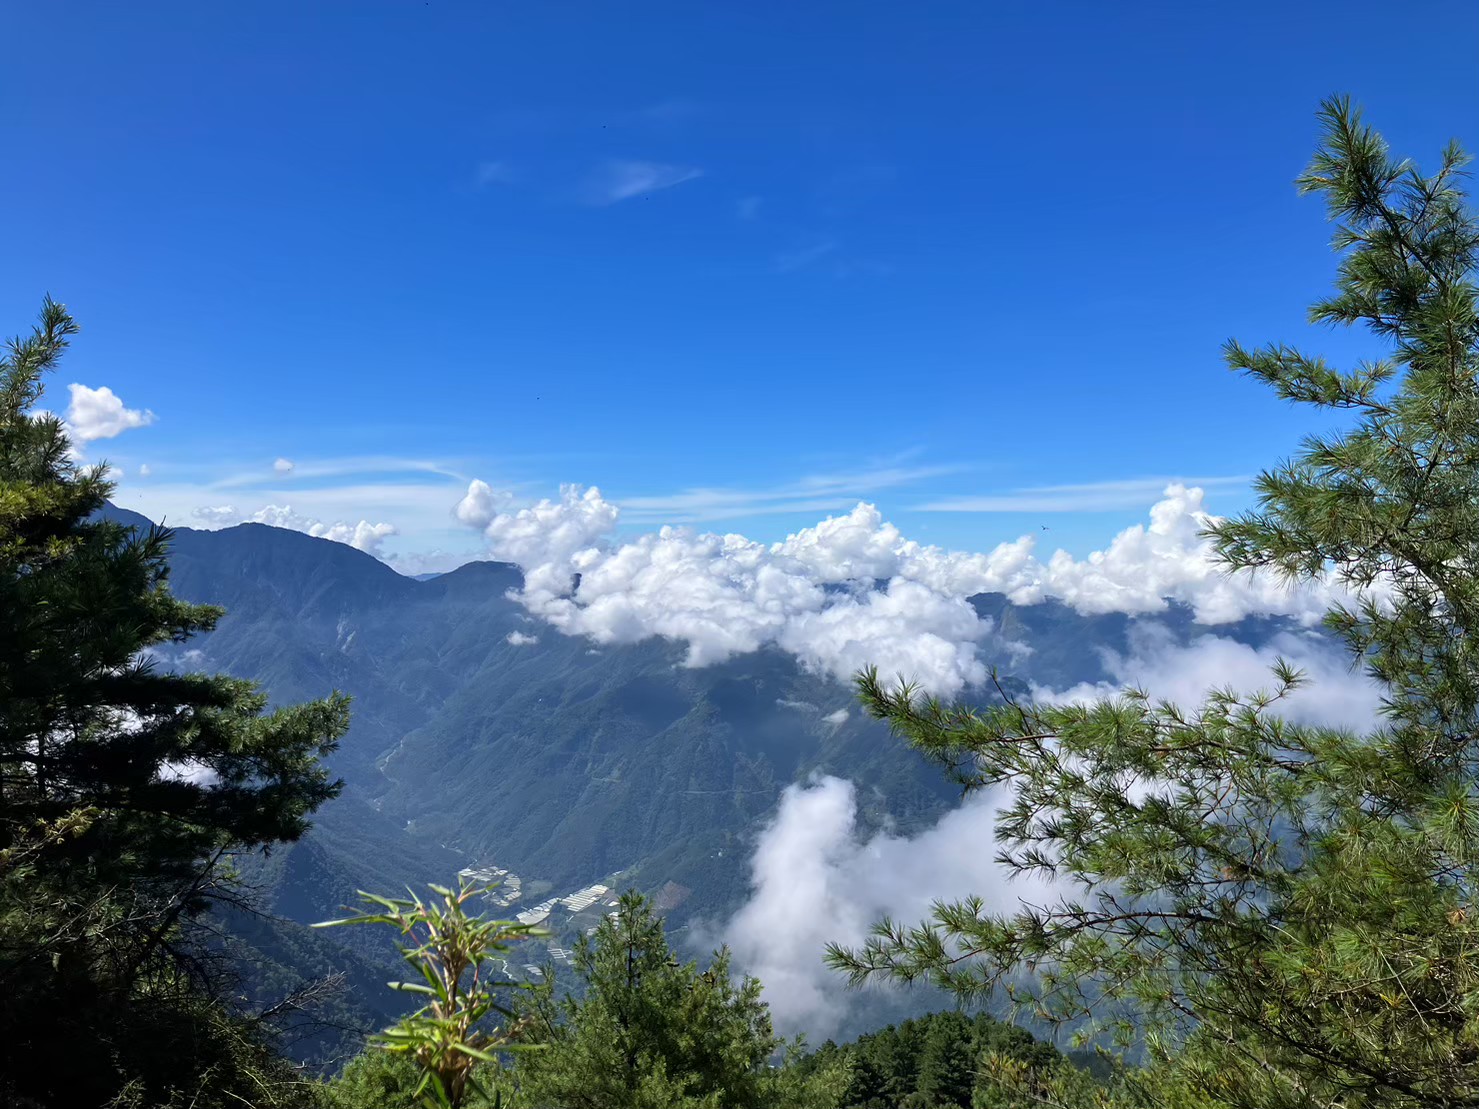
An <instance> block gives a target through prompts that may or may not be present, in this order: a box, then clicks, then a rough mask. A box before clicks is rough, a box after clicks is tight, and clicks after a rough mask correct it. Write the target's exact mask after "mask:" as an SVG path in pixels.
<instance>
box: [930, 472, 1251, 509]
mask: <svg viewBox="0 0 1479 1109" xmlns="http://www.w3.org/2000/svg"><path fill="white" fill-rule="evenodd" d="M1252 480H1253V479H1252V477H1251V476H1250V475H1247V474H1235V475H1227V476H1221V477H1147V478H1130V479H1125V480H1116V481H1092V482H1084V483H1082V484H1076V485H1035V486H1029V487H1027V488H1024V489H1014V490H1011V491H1009V492H1006V493H995V494H987V495H985V496H965V497H947V498H943V499H941V500H935V501H930V502H928V503H926V504H921V505H916V506H915V511H917V512H1110V511H1115V510H1117V509H1126V508H1144V507H1145V506H1146V505H1147V504H1149V503H1151V502H1153V501H1155V500H1157V499H1159V498H1160V496H1161V495H1162V493H1163V492H1164V490H1165V488H1166V487H1167V486H1168V485H1172V484H1175V483H1178V482H1179V483H1181V484H1185V485H1194V486H1197V487H1199V488H1202V489H1231V488H1238V487H1240V486H1246V485H1247V484H1248V483H1249V482H1251V481H1252Z"/></svg>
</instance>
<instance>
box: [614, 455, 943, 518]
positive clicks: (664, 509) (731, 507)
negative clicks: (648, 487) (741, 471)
mask: <svg viewBox="0 0 1479 1109" xmlns="http://www.w3.org/2000/svg"><path fill="white" fill-rule="evenodd" d="M959 469H960V468H959V467H957V466H905V465H901V464H899V463H898V462H890V463H885V464H881V465H876V466H872V467H868V468H865V469H860V470H855V471H850V472H844V473H829V474H814V475H812V476H810V477H805V478H802V479H801V480H800V481H794V482H790V483H788V484H784V485H771V486H762V487H759V488H749V489H735V488H726V489H709V488H688V489H683V490H680V491H679V492H676V493H667V494H661V495H657V496H636V497H623V498H622V502H621V510H622V517H623V519H625V520H626V521H627V522H629V523H659V524H692V523H705V522H710V521H716V520H730V519H735V518H737V517H748V516H767V515H775V514H778V513H798V512H847V511H848V510H849V509H851V508H852V507H853V506H854V505H855V504H857V503H858V501H859V499H861V498H865V497H867V496H869V495H871V494H875V493H877V492H879V491H880V490H884V489H895V488H899V487H901V486H908V485H913V484H915V483H917V482H920V481H924V480H926V479H928V478H933V477H940V476H941V475H944V474H951V473H957V472H959Z"/></svg>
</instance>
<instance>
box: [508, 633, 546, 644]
mask: <svg viewBox="0 0 1479 1109" xmlns="http://www.w3.org/2000/svg"><path fill="white" fill-rule="evenodd" d="M504 638H505V639H507V640H508V641H509V642H510V643H512V644H513V645H514V646H515V647H532V646H533V645H534V644H536V643H538V642H539V636H537V635H525V634H524V633H523V632H521V631H511V632H509V633H508V635H506V636H504Z"/></svg>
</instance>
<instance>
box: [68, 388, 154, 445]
mask: <svg viewBox="0 0 1479 1109" xmlns="http://www.w3.org/2000/svg"><path fill="white" fill-rule="evenodd" d="M67 389H68V390H69V391H70V392H71V394H72V401H71V403H70V404H69V405H68V406H67V415H66V425H67V434H68V436H69V437H70V438H71V439H72V441H73V442H74V443H76V444H78V445H80V444H83V443H91V442H92V441H93V440H95V439H112V438H113V437H114V436H116V435H121V434H122V433H123V432H125V431H128V430H129V429H130V428H136V427H146V426H148V425H149V424H152V423H153V422H154V413H153V412H150V411H148V410H147V409H138V408H125V407H124V404H123V401H122V399H121V398H120V397H119V396H118V395H117V394H116V393H114V392H113V390H112V389H109V388H108V387H107V386H106V385H104V386H102V387H100V388H97V389H90V388H88V387H87V386H86V385H77V384H75V383H74V384H72V385H68V386H67Z"/></svg>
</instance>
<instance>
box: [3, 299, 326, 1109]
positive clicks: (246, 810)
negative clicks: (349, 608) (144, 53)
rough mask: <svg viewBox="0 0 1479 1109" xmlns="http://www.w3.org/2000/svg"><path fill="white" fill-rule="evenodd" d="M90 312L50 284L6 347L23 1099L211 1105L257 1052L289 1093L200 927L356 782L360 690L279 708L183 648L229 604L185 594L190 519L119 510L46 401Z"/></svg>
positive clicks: (13, 936) (7, 726) (7, 608)
mask: <svg viewBox="0 0 1479 1109" xmlns="http://www.w3.org/2000/svg"><path fill="white" fill-rule="evenodd" d="M76 331H77V327H76V324H75V323H74V322H73V320H72V318H71V317H70V316H69V315H68V314H67V312H66V310H65V309H64V308H63V307H62V306H61V305H59V304H56V303H55V302H53V301H51V300H50V299H48V300H46V302H45V303H44V305H43V308H42V312H41V320H40V323H39V326H38V327H37V328H36V329H35V331H34V333H33V334H31V335H30V336H29V337H26V338H18V339H14V340H12V341H11V342H10V343H9V345H8V348H7V350H6V353H5V354H4V356H3V357H0V996H3V997H4V998H5V1004H4V1005H3V1006H0V1101H3V1100H5V1098H6V1096H7V1095H9V1096H10V1097H12V1098H15V1099H21V1098H25V1097H32V1098H35V1099H36V1100H37V1101H38V1102H39V1103H42V1104H48V1105H49V1104H58V1105H60V1104H68V1105H79V1106H85V1105H91V1104H98V1103H100V1102H101V1101H103V1100H106V1099H107V1098H108V1097H112V1096H114V1095H117V1094H120V1092H124V1091H126V1092H127V1096H128V1097H129V1098H136V1099H140V1100H141V1102H147V1103H148V1104H155V1103H159V1104H163V1103H164V1102H165V1101H166V1100H167V1096H166V1093H167V1091H168V1090H171V1089H173V1090H176V1091H177V1092H178V1091H180V1090H184V1091H185V1094H183V1095H182V1096H185V1097H186V1098H187V1100H188V1098H191V1097H193V1098H195V1103H196V1104H198V1105H199V1106H201V1107H204V1106H206V1105H212V1104H216V1103H217V1102H216V1101H215V1100H214V1095H212V1094H211V1093H210V1091H209V1090H208V1089H206V1087H205V1086H203V1085H202V1084H201V1083H203V1082H205V1083H207V1085H208V1082H207V1080H206V1079H205V1078H203V1077H202V1076H204V1075H207V1074H215V1075H217V1076H218V1077H219V1076H224V1075H228V1074H231V1073H236V1074H237V1076H238V1077H240V1076H241V1075H240V1068H239V1067H237V1063H243V1060H245V1059H246V1057H247V1056H250V1057H251V1060H252V1061H251V1062H250V1065H251V1066H252V1067H255V1068H256V1071H255V1072H254V1073H255V1074H256V1076H257V1078H258V1079H261V1085H262V1089H261V1090H259V1091H258V1093H257V1094H256V1095H254V1096H256V1098H257V1099H258V1100H260V1101H262V1103H263V1104H268V1103H269V1102H268V1101H267V1100H266V1098H267V1095H266V1094H265V1093H264V1092H263V1091H264V1090H266V1089H267V1086H268V1085H270V1083H269V1082H268V1081H267V1079H266V1078H264V1077H263V1076H264V1075H265V1073H266V1071H267V1070H271V1069H272V1068H273V1061H272V1059H271V1056H270V1053H264V1049H261V1048H260V1045H259V1044H256V1041H255V1040H254V1038H253V1036H254V1034H252V1033H251V1032H250V1030H249V1029H248V1028H247V1026H245V1025H242V1024H240V1023H237V1024H233V1023H232V1022H231V1021H230V1019H228V1016H227V1015H226V1014H225V1012H224V1010H221V1009H220V1008H219V1007H218V1006H214V1004H213V1003H212V1002H211V999H210V996H209V989H210V975H209V973H208V971H209V967H208V965H207V964H206V963H205V962H203V961H202V960H201V958H200V954H201V953H200V951H199V949H198V948H194V947H192V946H191V944H190V943H188V942H187V939H188V937H187V936H186V935H185V929H186V927H187V925H188V924H189V922H190V921H191V919H192V918H193V917H195V916H196V915H197V914H199V913H200V912H201V911H202V910H203V909H205V908H206V907H207V905H208V904H209V903H210V901H211V899H212V897H213V895H215V894H217V893H219V892H220V891H221V890H222V889H223V884H224V882H225V877H226V875H225V873H224V868H223V862H224V861H226V860H227V859H228V856H229V854H230V853H231V852H233V851H240V850H246V849H251V848H256V847H261V846H265V845H269V844H272V843H276V842H280V841H283V840H291V839H295V838H297V837H298V836H299V835H301V834H302V832H303V831H304V829H305V828H306V827H307V819H308V816H309V814H310V813H311V812H312V811H313V810H314V809H315V808H316V807H317V806H318V805H320V804H322V803H323V802H324V801H325V800H327V799H328V798H330V797H333V796H334V795H335V794H336V793H337V792H338V789H339V786H338V784H337V783H335V782H333V781H331V780H330V779H329V775H328V773H327V771H326V769H325V767H324V765H323V762H322V759H323V757H324V756H325V755H327V754H328V753H329V752H330V751H331V750H332V749H333V747H334V745H335V743H336V741H337V739H338V737H339V736H340V735H341V734H342V732H343V731H344V729H345V727H346V724H347V719H348V716H347V701H346V699H345V698H343V697H340V696H333V697H330V698H329V699H327V700H324V701H317V702H312V703H309V704H303V705H294V706H288V707H285V708H280V709H278V710H276V711H273V712H267V711H265V710H266V697H265V695H263V694H262V693H261V692H259V691H258V690H257V689H256V688H255V687H253V686H252V685H251V683H249V682H244V681H239V680H236V679H232V678H227V677H222V676H210V675H204V674H182V673H179V672H176V670H175V669H173V664H172V663H171V661H170V653H171V651H172V650H173V649H174V648H175V647H177V646H178V645H179V644H181V643H183V642H184V641H185V640H187V639H188V638H189V637H190V636H192V635H194V634H197V633H199V632H203V631H208V630H210V629H211V628H212V627H214V626H215V623H216V620H217V619H218V618H219V616H220V611H219V610H218V609H215V608H211V607H208V606H202V605H190V604H185V603H184V602H182V601H180V600H178V599H177V598H175V597H173V596H172V595H171V594H170V592H169V589H168V587H167V577H168V566H167V563H166V555H167V553H168V545H169V539H170V534H169V532H168V531H167V530H165V529H162V528H151V529H149V530H147V531H143V532H139V531H136V530H134V529H132V528H129V527H126V526H124V525H122V524H119V523H117V522H114V521H111V520H109V519H108V518H107V517H106V515H105V514H104V509H105V506H106V504H107V500H108V497H109V495H110V493H111V492H112V488H113V487H112V484H111V482H110V481H109V480H108V478H107V467H106V465H105V464H103V463H96V464H93V465H82V464H81V463H80V462H78V461H77V460H76V459H75V457H74V455H73V446H72V444H71V443H70V442H69V441H68V438H67V435H66V432H65V429H64V427H63V425H62V423H61V421H60V420H59V419H58V418H57V417H56V416H54V415H50V414H47V413H44V412H33V411H32V409H33V407H34V406H35V405H36V404H37V403H38V402H39V401H40V400H41V399H42V394H43V378H44V375H45V374H46V373H47V372H48V371H49V370H51V369H53V368H54V367H55V366H56V364H57V362H58V360H59V358H60V357H61V355H62V354H63V352H64V351H65V350H66V348H67V345H68V342H69V340H70V339H71V338H72V336H73V335H74V334H75V333H76ZM212 1028H213V1029H215V1032H214V1033H211V1034H210V1036H209V1037H207V1036H206V1032H207V1030H208V1029H212ZM216 1033H219V1034H216ZM207 1039H208V1040H209V1042H207ZM228 1041H233V1042H234V1041H239V1042H240V1044H245V1045H247V1047H246V1048H243V1050H245V1051H246V1055H241V1054H240V1053H239V1052H238V1053H237V1054H236V1055H233V1051H235V1049H234V1048H233V1047H231V1044H230V1043H229V1042H228ZM80 1053H81V1054H80ZM83 1057H87V1058H88V1062H87V1063H86V1064H85V1065H78V1064H79V1060H80V1059H81V1058H83ZM233 1059H235V1062H233V1061H232V1060H233ZM243 1065H245V1064H244V1063H243ZM233 1068H235V1070H233ZM223 1080H225V1079H223ZM272 1081H273V1082H275V1081H276V1079H273V1080H272ZM286 1084H287V1085H291V1084H292V1083H291V1082H287V1083H286Z"/></svg>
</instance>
